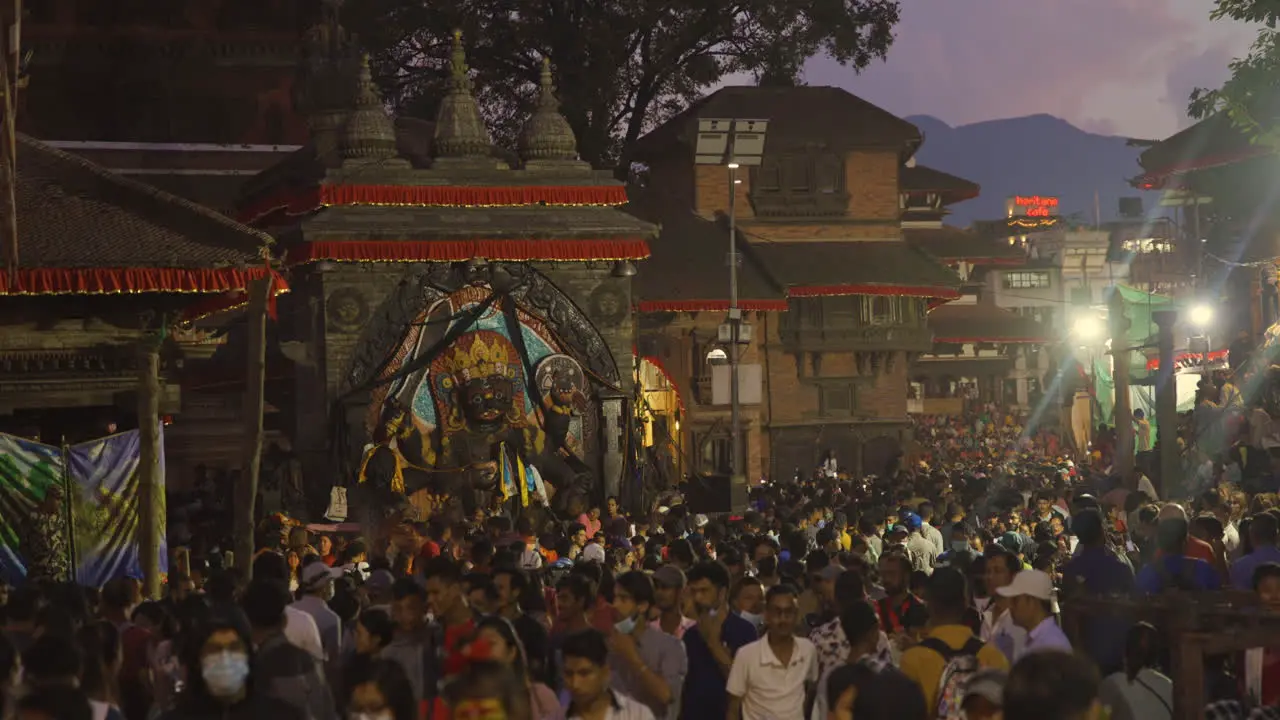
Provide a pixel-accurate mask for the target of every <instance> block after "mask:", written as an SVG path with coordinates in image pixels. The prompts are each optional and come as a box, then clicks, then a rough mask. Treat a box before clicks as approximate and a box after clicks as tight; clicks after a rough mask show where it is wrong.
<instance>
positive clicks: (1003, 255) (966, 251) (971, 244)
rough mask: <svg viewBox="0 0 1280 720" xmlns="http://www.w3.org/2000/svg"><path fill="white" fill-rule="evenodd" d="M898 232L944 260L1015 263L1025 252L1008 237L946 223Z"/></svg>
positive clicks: (1019, 261)
mask: <svg viewBox="0 0 1280 720" xmlns="http://www.w3.org/2000/svg"><path fill="white" fill-rule="evenodd" d="M902 235H903V237H904V238H905V239H906V241H907V242H908V243H910V244H911V245H913V246H915V247H916V248H919V249H920V250H923V251H925V252H926V253H928V254H929V255H932V256H933V257H935V258H937V259H939V260H942V261H944V262H960V261H967V262H972V263H987V264H1019V263H1021V262H1023V261H1025V260H1026V253H1025V252H1023V251H1022V249H1021V248H1018V247H1015V246H1012V245H1010V244H1009V242H1008V240H1004V239H997V238H994V237H991V236H990V235H980V234H978V233H976V232H973V231H971V230H961V229H960V228H957V227H952V226H950V225H943V226H942V227H940V228H903V229H902Z"/></svg>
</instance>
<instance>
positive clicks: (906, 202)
mask: <svg viewBox="0 0 1280 720" xmlns="http://www.w3.org/2000/svg"><path fill="white" fill-rule="evenodd" d="M979 191H980V188H979V187H978V185H977V184H975V183H972V182H970V181H968V180H965V179H964V178H960V177H956V176H955V175H951V174H949V173H945V172H942V171H940V170H935V169H933V168H929V167H925V166H923V165H917V164H916V163H915V162H914V161H913V160H912V161H908V162H907V164H906V165H905V166H904V167H903V168H902V182H901V189H900V193H899V198H900V205H901V207H902V210H903V215H902V232H903V235H904V236H905V237H906V241H907V242H908V243H910V244H911V245H912V246H914V247H916V248H918V249H920V250H923V251H924V252H926V253H928V254H929V255H931V256H932V257H934V258H936V259H937V260H938V261H940V262H942V263H945V264H946V265H947V266H948V267H950V268H951V269H952V270H953V271H955V273H956V275H957V276H959V278H960V280H961V283H962V285H961V289H960V297H958V298H956V299H954V300H952V301H951V302H949V303H947V304H946V305H943V306H941V307H937V308H934V309H933V310H932V311H930V313H929V327H930V328H931V329H932V330H933V347H932V348H931V349H930V350H929V352H926V353H923V354H921V355H920V356H918V357H917V358H916V360H915V362H914V363H912V365H911V383H910V402H909V406H910V410H911V412H913V413H925V414H947V415H950V414H956V413H960V412H962V411H963V410H964V409H965V401H966V400H967V399H970V398H972V399H974V400H980V401H988V402H991V401H994V402H1002V403H1009V404H1012V405H1020V406H1023V407H1025V406H1027V405H1028V403H1029V402H1031V401H1032V399H1033V398H1035V397H1037V396H1038V394H1039V392H1040V389H1041V386H1042V383H1043V380H1044V375H1045V373H1046V372H1047V370H1048V357H1049V356H1048V353H1047V352H1042V351H1043V350H1044V349H1045V348H1043V347H1042V346H1043V344H1044V343H1045V342H1046V339H1047V338H1048V337H1049V331H1048V330H1047V329H1046V328H1044V327H1043V326H1042V325H1041V324H1040V323H1038V322H1037V321H1036V320H1035V319H1033V318H1030V317H1025V316H1021V315H1018V314H1016V313H1014V312H1012V311H1010V310H1008V309H1006V308H1002V307H999V306H998V304H997V298H996V292H997V291H999V290H1000V289H1001V287H1000V283H1001V278H1002V273H1004V272H1006V271H1008V270H1010V269H1012V270H1014V271H1017V270H1018V269H1020V268H1024V267H1026V265H1027V262H1028V260H1027V254H1026V251H1025V250H1024V249H1023V246H1022V245H1021V244H1019V243H1017V242H1013V241H1011V239H1010V238H1008V237H1005V233H1004V232H999V231H997V232H990V231H980V230H973V229H969V230H963V229H960V228H957V227H954V226H951V225H948V224H946V216H947V213H948V208H949V207H950V206H951V205H953V204H955V203H958V202H963V201H965V200H969V199H972V198H974V197H977V196H978V193H979ZM993 282H994V283H996V287H992V286H991V283H993Z"/></svg>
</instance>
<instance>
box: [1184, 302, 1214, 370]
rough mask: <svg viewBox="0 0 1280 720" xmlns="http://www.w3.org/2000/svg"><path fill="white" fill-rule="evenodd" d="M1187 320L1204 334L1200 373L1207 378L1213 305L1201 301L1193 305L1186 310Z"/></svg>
mask: <svg viewBox="0 0 1280 720" xmlns="http://www.w3.org/2000/svg"><path fill="white" fill-rule="evenodd" d="M1187 320H1190V321H1191V324H1192V325H1194V326H1195V327H1196V328H1198V329H1199V330H1200V334H1201V335H1203V336H1204V356H1203V357H1201V358H1200V374H1201V375H1202V376H1203V377H1204V379H1206V380H1207V379H1208V378H1209V350H1210V348H1211V346H1210V345H1209V323H1211V322H1213V307H1212V306H1210V305H1206V304H1204V303H1201V304H1199V305H1193V306H1192V307H1191V310H1189V311H1188V312H1187Z"/></svg>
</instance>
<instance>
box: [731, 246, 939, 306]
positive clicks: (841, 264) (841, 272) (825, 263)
mask: <svg viewBox="0 0 1280 720" xmlns="http://www.w3.org/2000/svg"><path fill="white" fill-rule="evenodd" d="M750 250H751V252H752V253H753V254H754V255H755V256H756V257H757V258H759V259H760V262H761V265H762V266H763V267H765V268H766V269H767V270H768V272H769V274H770V275H772V276H773V277H774V279H776V280H777V281H778V282H779V283H780V284H782V285H784V286H785V287H787V288H788V289H789V290H791V291H792V294H797V292H796V291H797V290H799V289H802V288H840V287H845V288H861V290H860V291H859V293H860V294H861V293H863V292H865V293H867V294H871V293H873V292H874V291H875V290H876V289H877V288H883V289H885V290H886V291H893V290H894V289H899V290H910V291H911V292H912V293H913V294H919V295H926V296H936V297H953V296H955V295H956V294H957V292H958V289H959V287H960V278H959V277H958V276H957V275H956V274H955V273H954V272H952V271H951V270H950V269H949V268H947V267H945V266H944V265H941V264H940V263H938V261H936V260H934V259H933V258H931V257H929V256H928V255H926V254H925V253H924V252H922V251H920V250H918V249H916V248H914V247H912V246H911V245H910V244H908V243H906V242H905V241H900V240H874V241H859V240H846V241H835V242H757V243H752V244H751V248H750ZM819 294H822V293H819Z"/></svg>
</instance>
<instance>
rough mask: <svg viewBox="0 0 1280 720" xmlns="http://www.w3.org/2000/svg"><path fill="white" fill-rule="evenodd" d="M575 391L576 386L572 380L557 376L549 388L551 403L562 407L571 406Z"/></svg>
mask: <svg viewBox="0 0 1280 720" xmlns="http://www.w3.org/2000/svg"><path fill="white" fill-rule="evenodd" d="M577 389H578V388H577V386H575V385H574V383H573V378H570V377H567V376H565V375H559V376H557V377H556V379H555V383H554V384H553V385H552V386H551V401H552V402H554V403H555V404H557V405H562V406H564V405H572V404H573V395H574V393H575V392H577Z"/></svg>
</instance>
